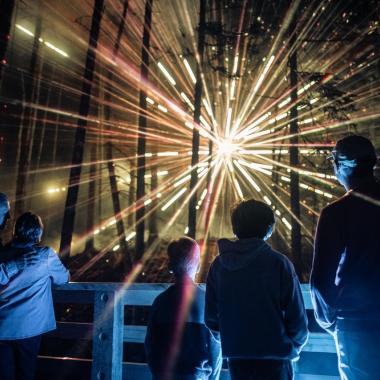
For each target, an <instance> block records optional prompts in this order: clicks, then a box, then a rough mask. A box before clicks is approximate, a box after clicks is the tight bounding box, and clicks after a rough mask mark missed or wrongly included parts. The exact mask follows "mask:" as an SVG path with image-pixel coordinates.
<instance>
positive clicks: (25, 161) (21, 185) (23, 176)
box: [14, 16, 42, 217]
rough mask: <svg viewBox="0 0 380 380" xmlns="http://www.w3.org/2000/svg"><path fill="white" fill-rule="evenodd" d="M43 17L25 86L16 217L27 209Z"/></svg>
mask: <svg viewBox="0 0 380 380" xmlns="http://www.w3.org/2000/svg"><path fill="white" fill-rule="evenodd" d="M41 24H42V21H41V17H40V16H39V17H38V18H37V24H36V30H35V33H34V42H33V50H32V56H31V58H30V66H29V78H27V81H26V87H25V101H26V103H27V104H26V106H24V107H25V112H24V117H23V119H22V121H23V122H22V125H21V126H20V128H21V135H20V137H21V139H20V156H19V160H18V171H17V180H16V202H15V208H14V214H15V217H17V216H18V215H20V214H21V213H22V212H24V211H25V193H26V191H25V188H26V184H27V182H28V170H29V166H30V156H31V154H30V152H31V149H32V146H33V139H32V137H33V131H32V126H33V120H32V117H33V114H34V112H33V109H32V103H33V102H34V101H33V100H34V95H35V94H34V92H35V91H34V90H35V79H36V73H37V68H38V52H39V48H40V41H39V39H40V36H41Z"/></svg>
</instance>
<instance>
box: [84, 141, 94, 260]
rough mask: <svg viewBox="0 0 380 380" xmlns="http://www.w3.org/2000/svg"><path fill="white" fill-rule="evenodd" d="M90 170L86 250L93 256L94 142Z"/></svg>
mask: <svg viewBox="0 0 380 380" xmlns="http://www.w3.org/2000/svg"><path fill="white" fill-rule="evenodd" d="M90 152H91V153H90V162H91V165H90V172H89V181H88V199H87V201H88V203H87V229H86V232H87V234H88V235H87V236H88V237H87V240H86V247H85V249H84V250H85V252H86V253H87V254H88V255H90V256H91V254H92V253H94V250H95V245H94V234H93V229H94V218H95V209H94V201H95V191H96V190H95V186H96V182H95V180H96V166H97V165H96V163H95V161H96V145H95V144H94V145H93V146H92V147H91V150H90Z"/></svg>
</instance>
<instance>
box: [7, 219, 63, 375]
mask: <svg viewBox="0 0 380 380" xmlns="http://www.w3.org/2000/svg"><path fill="white" fill-rule="evenodd" d="M42 232H43V225H42V222H41V219H40V217H39V216H38V215H35V214H32V213H30V212H27V213H24V214H22V215H21V216H20V217H19V218H18V219H17V221H16V224H15V227H14V238H13V240H12V242H11V243H10V244H9V245H6V246H5V247H4V248H3V250H2V252H5V253H6V254H8V253H9V252H8V251H10V252H11V253H12V254H17V255H20V254H22V252H23V251H25V252H30V251H33V252H34V254H35V255H37V256H38V261H37V262H36V263H35V264H34V265H28V266H26V267H25V268H23V269H22V270H21V271H19V272H18V273H17V274H15V275H13V276H11V277H10V278H9V279H8V281H7V283H6V284H2V285H1V286H0V374H1V380H14V379H16V380H32V379H33V378H34V372H35V367H36V362H37V355H38V351H39V346H40V340H41V335H42V334H43V333H45V332H48V331H50V330H54V329H55V327H56V323H55V317H54V309H53V299H52V291H51V285H52V284H53V285H60V284H64V283H66V282H67V281H68V280H69V272H68V271H67V269H66V268H65V267H64V266H63V265H62V263H61V261H60V260H59V258H58V256H57V254H56V253H55V252H54V251H53V249H52V248H50V247H43V246H41V245H39V242H40V241H41V236H42Z"/></svg>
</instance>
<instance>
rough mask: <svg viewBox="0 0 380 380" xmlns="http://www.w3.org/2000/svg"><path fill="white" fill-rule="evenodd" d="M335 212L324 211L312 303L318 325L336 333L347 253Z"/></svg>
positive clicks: (317, 239)
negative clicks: (339, 276) (339, 274)
mask: <svg viewBox="0 0 380 380" xmlns="http://www.w3.org/2000/svg"><path fill="white" fill-rule="evenodd" d="M331 211H332V210H331V209H330V208H327V209H324V210H323V211H322V213H321V216H320V218H319V221H318V226H317V232H316V236H315V243H314V257H313V266H312V270H311V274H310V288H311V300H312V303H313V307H314V313H315V318H316V320H317V322H318V324H319V325H320V326H321V327H322V328H324V329H326V330H328V331H329V330H330V331H331V330H332V329H333V328H334V325H335V320H336V309H335V305H336V299H337V296H338V286H337V284H336V276H337V269H338V266H339V261H340V258H341V256H342V254H343V252H344V249H345V248H344V244H343V243H342V239H341V236H342V231H341V230H340V229H341V226H340V224H339V223H337V221H336V218H335V217H334V215H333V214H331Z"/></svg>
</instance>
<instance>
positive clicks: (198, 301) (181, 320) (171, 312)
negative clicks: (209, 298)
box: [145, 282, 222, 380]
mask: <svg viewBox="0 0 380 380" xmlns="http://www.w3.org/2000/svg"><path fill="white" fill-rule="evenodd" d="M204 304H205V291H204V290H203V289H202V288H200V287H199V286H197V285H195V284H194V283H193V282H191V283H190V282H188V283H186V285H184V284H183V283H176V284H174V285H172V286H170V287H169V288H168V289H167V290H165V291H164V292H163V293H161V294H160V295H159V296H158V297H157V298H156V299H155V301H154V302H153V305H152V310H151V316H150V320H149V324H148V329H147V335H146V339H145V351H146V355H147V362H148V365H149V367H150V369H151V371H152V374H153V375H154V378H155V379H160V378H161V377H162V378H165V374H167V372H170V373H171V374H172V375H173V374H174V376H173V377H172V378H173V379H176V376H186V375H195V376H197V378H199V379H202V380H207V379H210V380H214V379H219V373H220V370H221V366H222V357H221V350H220V342H219V341H218V340H216V339H215V338H214V336H213V335H212V334H211V332H210V331H209V330H208V329H207V327H206V326H205V324H204ZM176 344H178V345H179V346H178V347H177V348H178V351H177V352H175V351H174V352H173V348H174V347H176ZM170 357H172V358H173V359H174V358H175V359H174V362H175V364H174V365H172V366H171V368H168V366H170V364H169V363H168V362H170Z"/></svg>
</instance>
